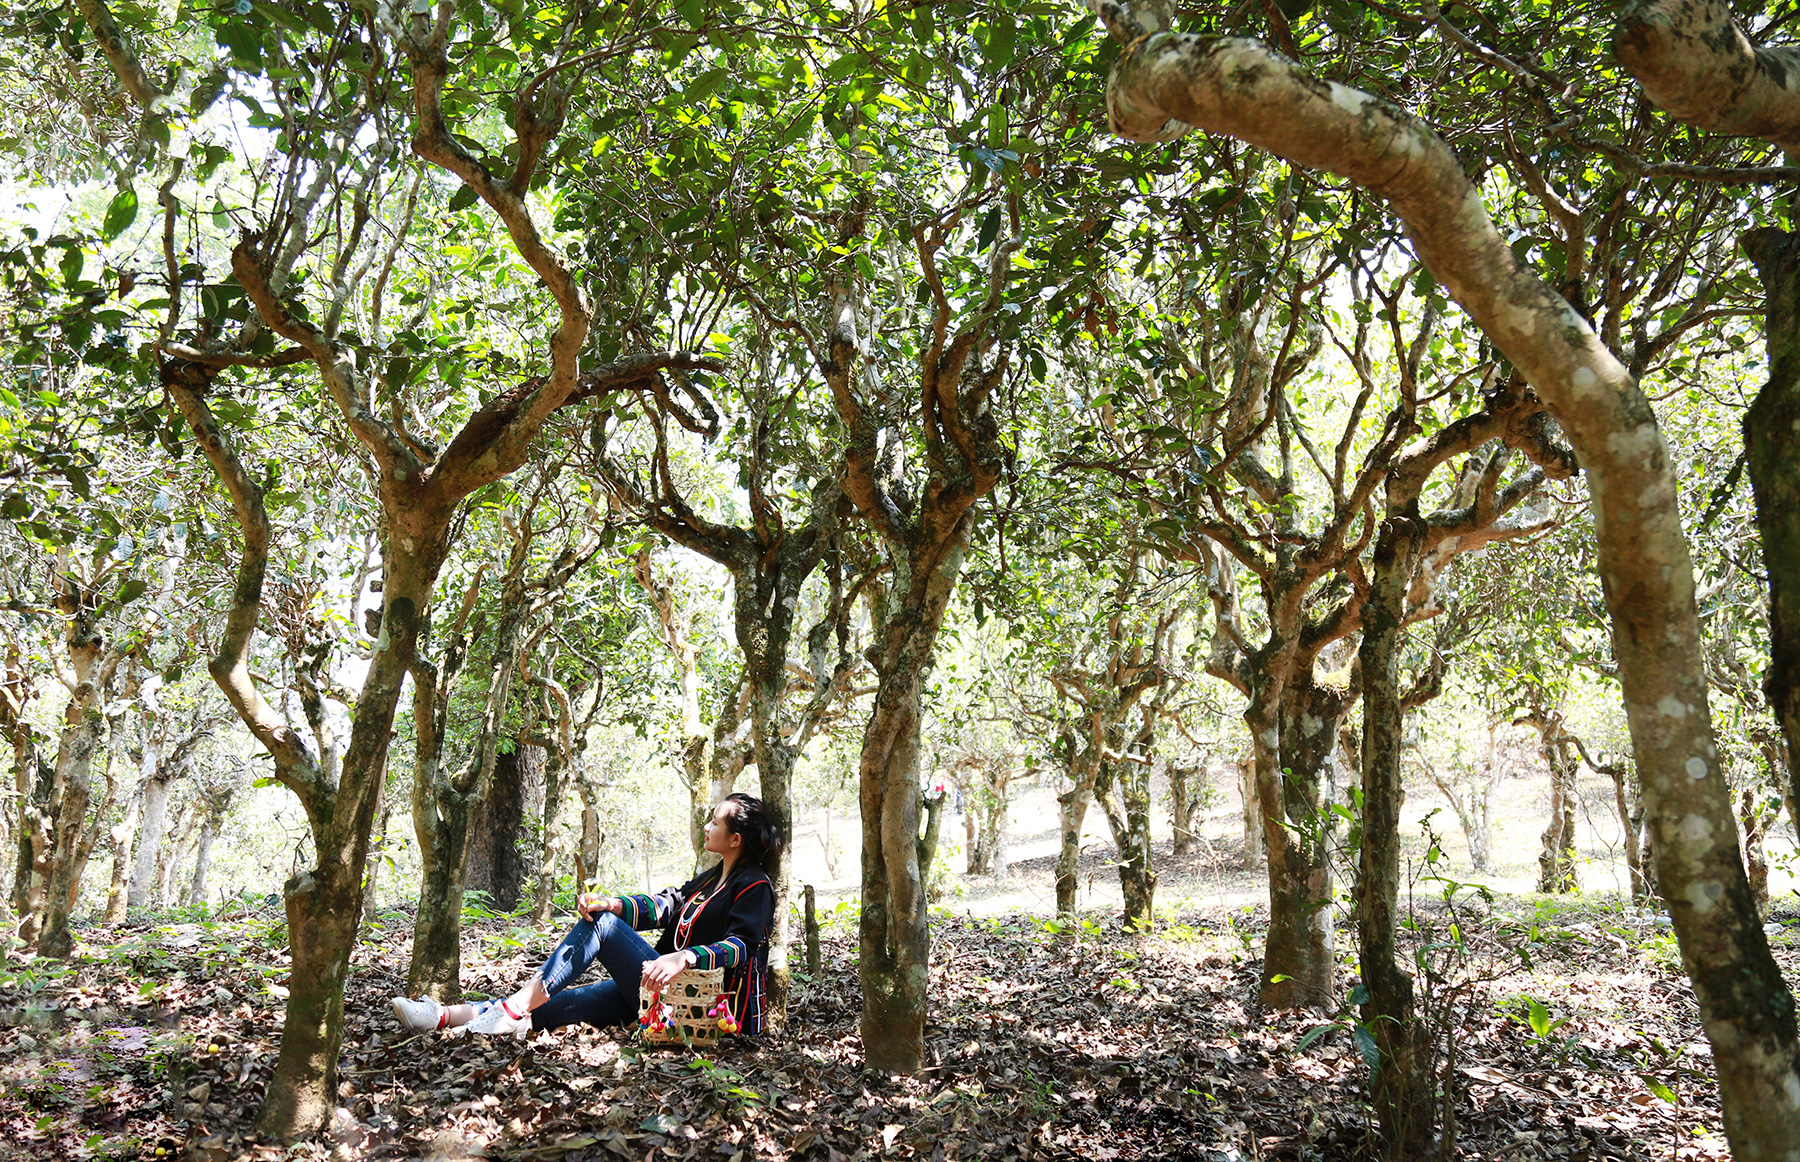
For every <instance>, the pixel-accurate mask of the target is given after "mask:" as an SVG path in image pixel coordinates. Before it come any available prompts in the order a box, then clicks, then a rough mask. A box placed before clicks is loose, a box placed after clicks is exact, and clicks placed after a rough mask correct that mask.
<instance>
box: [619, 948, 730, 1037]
mask: <svg viewBox="0 0 1800 1162" xmlns="http://www.w3.org/2000/svg"><path fill="white" fill-rule="evenodd" d="M651 963H652V962H650V961H645V962H644V967H646V968H648V967H649V966H650V964H651ZM724 991H725V970H724V969H722V968H708V969H699V968H686V969H683V970H682V971H680V972H679V973H676V974H675V979H674V980H672V981H670V982H669V987H668V988H666V989H664V990H663V992H662V999H663V1003H664V1004H667V1005H668V1006H669V1008H671V1009H673V1010H674V1011H675V1021H674V1023H673V1024H672V1025H670V1026H669V1027H668V1028H667V1029H661V1030H658V1029H652V1028H651V1027H650V1026H648V1025H643V1026H640V1027H639V1029H638V1032H640V1033H641V1034H643V1041H644V1044H646V1045H716V1044H718V1042H719V1019H718V1018H717V1017H709V1016H707V1015H706V1010H708V1009H710V1008H712V1007H713V1002H715V1001H717V1000H718V999H719V994H720V993H722V992H724ZM655 996H656V994H655V993H654V992H652V991H651V990H650V988H649V987H648V986H646V985H642V984H640V985H638V1017H639V1019H640V1020H641V1019H642V1018H643V1016H644V1014H645V1013H647V1012H649V1011H650V1002H651V1000H652V999H653V998H654V997H655Z"/></svg>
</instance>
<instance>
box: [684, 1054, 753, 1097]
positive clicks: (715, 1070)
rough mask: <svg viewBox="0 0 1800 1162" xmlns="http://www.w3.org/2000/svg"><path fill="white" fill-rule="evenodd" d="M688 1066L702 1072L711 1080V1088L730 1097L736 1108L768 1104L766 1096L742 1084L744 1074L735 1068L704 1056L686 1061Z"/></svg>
mask: <svg viewBox="0 0 1800 1162" xmlns="http://www.w3.org/2000/svg"><path fill="white" fill-rule="evenodd" d="M688 1068H689V1069H692V1070H694V1071H696V1072H698V1073H701V1074H704V1075H705V1076H706V1079H707V1080H708V1081H710V1082H712V1085H713V1090H714V1091H715V1092H717V1093H718V1094H720V1095H721V1096H723V1097H728V1098H730V1099H731V1101H732V1104H733V1105H735V1106H736V1107H737V1108H738V1109H743V1108H744V1107H746V1106H761V1105H766V1104H768V1098H767V1097H766V1096H765V1095H763V1094H761V1093H759V1092H757V1091H756V1090H754V1089H750V1088H748V1087H746V1086H745V1085H744V1075H743V1074H741V1073H739V1072H737V1071H736V1070H735V1069H730V1068H728V1067H726V1066H723V1065H720V1064H719V1063H718V1062H716V1061H713V1060H710V1059H709V1058H705V1057H696V1058H694V1059H693V1060H692V1061H690V1062H688Z"/></svg>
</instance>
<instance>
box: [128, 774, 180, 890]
mask: <svg viewBox="0 0 1800 1162" xmlns="http://www.w3.org/2000/svg"><path fill="white" fill-rule="evenodd" d="M161 758H162V745H161V740H157V741H156V742H155V743H154V744H153V743H151V742H149V741H146V742H145V744H144V758H143V765H142V767H141V768H140V769H142V770H144V771H146V772H147V774H146V776H145V778H144V814H143V816H142V818H141V820H140V822H139V823H138V840H137V857H136V862H135V863H134V864H133V865H132V869H131V884H130V887H129V888H128V889H127V892H126V903H127V904H129V905H130V906H131V907H133V908H146V907H149V905H150V888H151V884H152V882H153V881H154V879H155V877H156V865H157V861H158V859H159V858H160V857H161V855H162V845H163V833H164V831H165V830H166V829H167V827H168V811H169V785H170V784H171V783H172V782H173V781H174V780H173V778H172V777H171V776H172V775H173V772H165V771H161V770H159V769H158V768H159V767H160V766H161Z"/></svg>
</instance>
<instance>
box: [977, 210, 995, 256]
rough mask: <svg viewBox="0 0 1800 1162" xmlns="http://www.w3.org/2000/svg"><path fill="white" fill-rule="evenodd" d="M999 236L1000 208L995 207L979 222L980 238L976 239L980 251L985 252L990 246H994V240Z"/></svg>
mask: <svg viewBox="0 0 1800 1162" xmlns="http://www.w3.org/2000/svg"><path fill="white" fill-rule="evenodd" d="M999 234H1000V207H999V206H995V207H994V208H993V209H991V210H989V211H988V212H987V216H986V217H984V218H982V220H981V236H980V237H979V238H978V239H977V242H978V244H979V245H980V247H981V249H983V250H986V249H987V248H988V247H990V246H992V245H993V244H994V239H995V238H997V237H999Z"/></svg>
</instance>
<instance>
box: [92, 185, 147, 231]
mask: <svg viewBox="0 0 1800 1162" xmlns="http://www.w3.org/2000/svg"><path fill="white" fill-rule="evenodd" d="M137 215H138V196H137V191H136V190H134V189H132V188H131V187H130V186H126V187H125V188H124V189H122V190H120V191H119V192H118V193H117V194H115V195H114V196H113V200H112V203H111V204H110V205H108V206H107V207H106V217H105V219H104V220H103V221H102V223H101V226H100V231H101V233H103V234H105V235H106V240H107V241H108V242H110V241H112V240H113V239H114V238H117V237H118V236H119V235H121V234H123V233H125V230H126V228H127V227H129V226H130V225H131V224H132V223H133V222H135V221H137Z"/></svg>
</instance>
